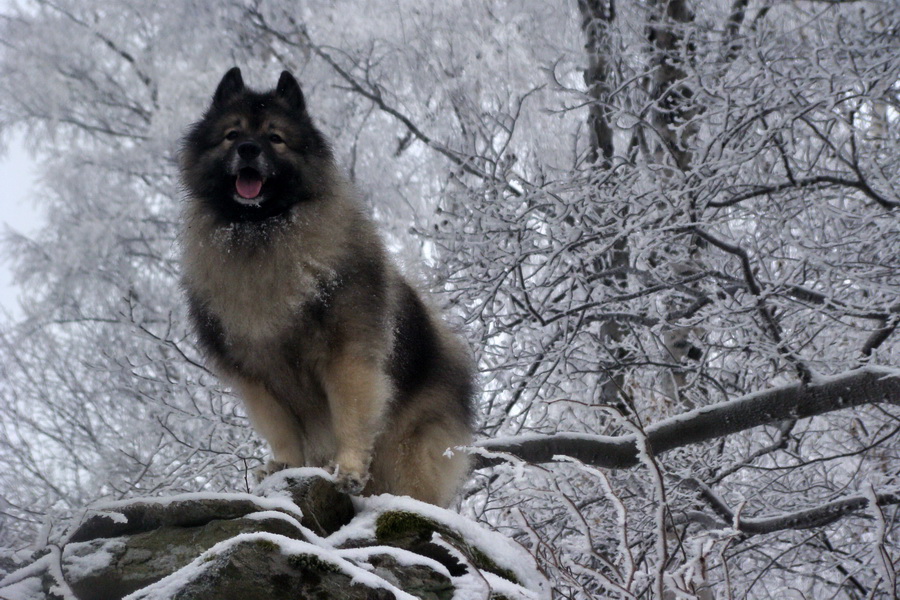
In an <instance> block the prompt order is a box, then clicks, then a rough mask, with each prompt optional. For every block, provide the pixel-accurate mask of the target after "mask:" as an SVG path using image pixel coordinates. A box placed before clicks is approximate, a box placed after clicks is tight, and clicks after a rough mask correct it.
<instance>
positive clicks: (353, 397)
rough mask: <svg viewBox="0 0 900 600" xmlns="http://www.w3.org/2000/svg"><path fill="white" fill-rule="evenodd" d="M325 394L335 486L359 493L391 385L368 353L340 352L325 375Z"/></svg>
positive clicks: (365, 480)
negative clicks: (334, 440) (334, 451)
mask: <svg viewBox="0 0 900 600" xmlns="http://www.w3.org/2000/svg"><path fill="white" fill-rule="evenodd" d="M325 392H326V394H327V395H328V405H329V408H330V409H331V422H332V426H333V427H334V434H335V437H336V438H337V454H336V456H335V460H334V466H335V471H336V473H335V474H336V475H337V482H338V486H339V487H340V488H341V489H342V490H343V491H345V492H347V493H351V494H358V493H359V492H361V491H362V489H363V488H364V487H365V485H366V482H367V481H368V478H369V464H370V463H371V461H372V449H373V447H374V445H375V438H376V437H377V436H378V434H379V433H380V432H381V428H382V424H383V420H384V414H385V410H386V408H387V403H388V398H389V397H390V382H389V379H388V377H387V375H386V374H385V373H384V371H383V369H382V367H381V365H380V364H378V363H377V362H376V361H375V360H373V359H372V358H371V351H369V352H366V351H365V350H362V349H360V351H359V352H355V351H353V350H350V351H345V352H342V353H341V354H340V355H339V356H337V357H335V358H334V359H333V360H332V361H330V364H329V365H328V369H327V372H326V375H325Z"/></svg>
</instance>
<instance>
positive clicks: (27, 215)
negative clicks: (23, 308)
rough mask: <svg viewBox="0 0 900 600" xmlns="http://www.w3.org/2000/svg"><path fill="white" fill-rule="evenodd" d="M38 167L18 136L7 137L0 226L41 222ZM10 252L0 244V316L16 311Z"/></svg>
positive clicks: (0, 168)
mask: <svg viewBox="0 0 900 600" xmlns="http://www.w3.org/2000/svg"><path fill="white" fill-rule="evenodd" d="M36 177H37V169H36V165H35V163H34V160H33V159H32V157H31V156H29V154H28V152H27V151H26V150H25V148H24V146H23V144H22V139H21V138H20V137H18V136H15V137H13V138H12V139H10V140H9V145H8V147H7V149H6V152H4V153H3V154H0V181H2V182H3V185H2V186H0V227H2V229H3V231H6V230H7V229H8V228H10V229H13V230H15V231H18V232H20V233H24V234H29V233H33V232H35V231H36V230H37V229H38V227H39V226H40V223H41V217H40V213H39V211H38V210H37V209H36V207H35V203H34V199H33V198H32V197H31V191H32V189H33V188H34V186H35V179H36ZM9 258H10V257H9V256H8V255H7V254H6V249H5V248H3V247H0V319H5V318H7V317H8V316H15V315H16V314H19V311H20V309H19V303H18V300H17V296H18V289H17V287H16V286H15V285H14V284H13V282H12V275H11V273H10V270H9Z"/></svg>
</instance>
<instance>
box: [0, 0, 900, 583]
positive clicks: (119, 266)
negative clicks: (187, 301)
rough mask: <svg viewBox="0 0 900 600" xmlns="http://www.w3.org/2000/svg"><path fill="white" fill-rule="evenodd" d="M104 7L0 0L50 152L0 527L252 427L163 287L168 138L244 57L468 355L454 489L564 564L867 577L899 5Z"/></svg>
mask: <svg viewBox="0 0 900 600" xmlns="http://www.w3.org/2000/svg"><path fill="white" fill-rule="evenodd" d="M118 4H119V6H118V7H117V10H112V9H107V8H106V7H103V8H100V7H98V6H91V5H90V4H88V3H74V2H72V3H68V2H63V1H62V0H54V1H46V0H43V1H35V2H33V3H32V4H30V8H29V10H28V11H23V12H20V13H17V14H16V15H15V16H7V17H5V18H4V34H3V39H4V50H3V56H2V59H0V65H2V66H0V69H2V81H3V83H2V84H0V85H2V87H0V115H2V120H0V126H2V128H0V131H7V130H9V129H10V128H13V129H15V128H18V129H25V130H27V131H29V132H30V136H29V137H30V138H31V139H33V140H34V143H35V144H36V146H37V148H38V149H39V151H43V152H44V153H45V154H46V156H48V157H52V158H50V159H48V160H47V168H46V172H47V173H52V174H54V175H52V176H50V177H48V179H47V183H46V188H45V191H44V192H43V196H44V197H45V205H46V206H47V207H48V208H47V210H48V215H50V217H51V218H50V221H49V223H48V227H47V228H46V230H45V231H44V233H43V234H42V236H43V237H42V238H41V239H37V240H24V239H21V238H18V237H16V236H11V237H10V238H9V239H8V243H7V248H8V249H10V251H11V252H13V253H14V254H15V256H16V257H17V262H18V266H19V269H20V272H21V274H22V275H23V281H24V284H25V285H26V289H27V290H29V292H30V293H31V295H32V296H31V297H32V298H33V303H32V304H31V306H30V308H31V310H30V312H29V318H28V319H27V320H26V321H25V322H23V323H19V324H16V325H15V326H10V327H8V328H7V330H6V331H5V332H4V337H3V339H4V342H5V345H4V350H3V352H4V356H5V357H6V358H7V360H4V361H3V364H4V365H5V367H4V368H5V369H6V372H5V373H4V375H5V377H4V380H5V382H6V383H5V387H4V399H5V400H7V401H5V402H4V403H3V406H4V408H3V411H4V413H3V417H2V423H3V426H4V428H5V429H4V436H3V439H2V441H3V446H2V449H0V452H2V456H3V458H4V460H6V461H7V462H9V464H11V465H14V469H10V471H12V473H9V474H4V475H3V477H7V478H8V479H7V480H5V481H4V483H3V489H4V490H5V492H4V498H5V503H6V504H7V505H8V506H7V508H5V509H4V511H3V512H4V515H6V516H4V517H3V519H4V521H6V522H7V523H10V527H8V528H6V527H4V531H6V532H8V533H5V534H4V535H5V537H4V539H3V541H4V543H5V545H8V546H16V545H21V544H22V543H23V540H24V539H25V537H26V535H29V534H30V533H31V531H32V530H33V528H34V526H35V525H36V521H37V520H39V518H40V515H42V514H44V513H46V512H47V511H49V510H50V509H51V507H53V506H54V505H55V509H56V510H62V511H63V512H64V511H65V510H74V509H75V508H76V507H78V506H79V505H81V504H83V503H84V502H86V501H88V500H93V499H96V498H97V497H99V496H102V495H128V494H133V493H134V492H136V491H138V490H139V491H140V492H141V493H148V492H150V493H152V492H154V491H157V490H167V491H171V490H181V489H201V488H206V489H216V490H220V489H228V488H229V487H234V486H236V485H246V484H245V483H244V480H245V474H246V471H247V469H248V468H251V467H252V466H253V465H254V464H256V462H255V461H257V460H258V459H259V458H260V457H261V456H262V455H261V452H260V449H259V447H258V445H257V442H256V440H255V438H253V437H252V436H251V435H250V434H249V433H248V432H247V430H246V428H245V427H243V424H244V419H243V416H242V414H241V412H240V409H239V407H237V406H236V404H235V402H234V401H233V399H232V398H231V397H230V395H228V393H227V392H225V391H224V390H221V389H219V388H217V387H216V384H215V382H214V380H213V378H212V377H211V376H209V375H208V374H207V373H206V372H205V370H204V368H203V367H202V365H201V363H200V360H199V359H198V356H197V353H196V351H195V349H194V347H193V344H192V342H191V340H190V336H189V335H188V334H187V332H186V331H185V328H184V319H183V314H182V309H181V307H180V304H179V303H178V302H177V301H176V300H175V299H174V294H173V290H175V289H176V287H177V265H176V264H175V262H174V258H173V257H174V252H173V244H174V238H175V231H176V230H177V226H176V222H177V184H176V182H175V171H174V157H175V152H176V142H175V140H177V138H178V135H179V134H178V132H179V131H180V130H182V129H183V127H184V126H185V125H186V124H187V123H189V122H190V121H191V120H192V119H194V118H196V115H197V114H198V113H199V111H200V110H201V109H202V106H203V105H204V103H205V102H206V100H207V97H208V95H209V93H210V92H211V89H212V87H213V86H214V83H215V81H216V79H217V78H218V77H220V76H221V73H222V72H224V70H225V69H226V68H227V67H229V66H231V64H232V63H234V62H237V63H239V64H241V65H242V66H245V67H247V68H245V72H249V73H251V74H254V75H256V79H254V77H253V76H252V75H251V81H252V82H253V83H254V84H256V85H258V86H259V87H264V86H269V85H271V83H272V81H270V79H272V78H274V77H275V76H276V74H277V72H278V70H280V69H281V68H289V69H291V70H293V71H294V72H295V73H297V74H298V75H299V76H300V78H301V81H302V82H303V84H304V90H305V92H306V93H307V95H308V96H309V97H310V101H309V104H310V106H311V107H312V108H311V109H312V112H313V114H314V117H317V120H318V122H319V123H320V124H321V125H322V126H323V128H324V129H325V130H326V132H327V133H328V134H329V135H330V137H331V138H332V139H333V141H334V146H335V148H336V149H337V150H338V153H339V156H340V157H341V159H342V161H343V163H344V164H345V165H346V167H347V171H348V173H349V175H350V177H351V178H353V179H354V180H355V181H356V182H357V184H358V187H359V188H360V190H361V192H362V193H363V195H364V197H365V199H366V200H367V202H368V203H369V205H370V206H371V207H372V210H373V212H374V213H375V215H376V216H377V217H378V218H379V219H380V220H381V222H382V223H383V224H384V226H385V231H386V234H387V235H388V236H389V237H390V240H391V242H392V245H394V246H396V247H398V248H400V249H401V250H400V252H401V254H403V255H406V256H425V257H426V258H427V259H428V262H429V263H431V265H430V266H432V267H433V271H434V272H436V273H437V276H436V277H435V280H434V281H433V282H432V283H433V287H434V288H436V289H440V290H442V293H441V298H442V299H443V300H444V302H445V303H446V304H447V305H449V306H450V307H451V308H452V311H453V313H454V314H455V315H456V318H458V319H459V320H461V321H462V322H464V323H465V326H466V329H467V331H468V332H469V334H470V338H471V339H472V341H473V346H475V348H476V352H477V354H478V359H479V364H480V366H481V370H482V373H483V382H484V392H483V398H482V400H483V420H482V437H483V439H484V440H485V441H483V442H481V443H480V446H481V452H483V453H485V455H486V458H485V460H484V462H483V466H484V468H481V469H479V470H478V472H477V473H476V476H475V477H474V478H473V481H472V483H471V485H470V486H469V487H468V489H467V490H466V497H465V499H464V501H463V503H462V505H461V508H462V510H464V511H466V512H468V513H469V514H471V515H473V516H476V517H478V518H480V519H482V520H484V521H486V522H488V523H490V524H491V525H492V526H494V527H496V528H498V529H500V530H501V531H504V532H506V533H509V534H510V535H513V536H515V537H516V538H517V539H519V541H520V542H521V543H523V544H525V545H526V546H528V547H529V548H530V549H531V550H532V552H533V553H534V554H535V555H536V556H537V557H538V559H539V561H540V563H541V565H542V567H543V568H544V569H545V570H546V572H547V574H548V575H549V576H550V578H551V580H552V581H554V582H555V583H556V590H555V593H556V594H557V596H558V597H560V598H576V597H591V596H596V595H602V596H609V597H622V598H637V597H644V598H649V597H658V598H669V597H675V596H676V595H681V596H684V597H696V598H711V597H715V598H730V597H753V598H757V597H778V598H782V597H785V594H786V590H794V593H795V595H796V596H797V597H800V596H804V595H805V596H812V595H821V594H827V595H828V596H829V597H843V598H863V597H893V595H895V594H896V589H895V587H894V585H895V579H896V572H895V571H896V570H895V568H894V566H893V563H892V556H894V555H896V552H897V548H896V544H897V531H896V528H895V527H894V525H893V523H894V516H895V514H896V503H897V493H896V485H897V484H896V481H895V480H896V477H897V475H898V472H897V467H896V466H895V465H894V462H895V461H892V460H891V459H892V458H894V455H895V453H896V448H897V440H896V438H897V436H896V434H897V431H898V427H897V424H896V423H897V411H896V409H895V408H894V407H893V406H892V405H891V404H892V403H894V402H896V401H897V399H898V397H900V395H898V386H900V383H898V374H897V371H896V370H895V369H893V368H892V365H893V366H896V365H897V364H898V352H900V344H898V341H897V335H896V328H897V324H898V319H900V303H898V301H897V298H898V297H900V294H898V292H900V278H898V276H897V273H898V272H900V271H898V268H900V264H898V256H897V252H896V250H895V249H896V248H897V247H900V227H898V226H897V209H898V207H900V196H898V193H897V189H900V185H898V184H900V181H898V178H900V168H898V164H897V163H898V156H900V152H898V141H900V139H898V135H900V134H898V131H900V129H898V127H897V124H898V119H900V112H898V111H900V97H898V94H900V85H898V75H900V34H898V32H900V8H898V7H897V6H895V3H894V2H889V1H885V2H878V1H872V2H862V1H860V2H824V1H813V2H798V3H789V4H775V3H770V2H748V1H746V0H734V1H733V2H731V3H730V4H729V3H724V2H700V1H699V0H698V1H697V2H685V1H682V0H658V1H650V0H648V1H647V2H640V3H614V2H612V1H611V0H580V1H579V2H571V3H567V4H564V5H555V4H546V3H542V2H525V3H514V4H511V5H506V4H503V3H477V2H475V3H473V2H464V1H460V2H452V3H443V4H439V5H435V6H421V5H419V4H415V3H409V4H407V3H397V2H394V3H387V2H384V3H382V2H369V3H367V4H366V6H365V8H364V9H359V10H349V9H348V8H347V7H343V6H342V7H338V8H335V7H331V6H326V5H324V4H322V5H319V4H316V5H314V6H310V5H304V6H301V7H297V6H296V5H294V4H293V3H281V2H276V1H272V2H260V1H251V0H248V1H246V2H240V1H236V2H232V3H229V4H227V5H225V6H219V7H216V8H215V9H211V8H209V9H208V8H202V7H200V6H199V5H198V6H191V5H187V6H185V5H181V4H178V3H172V4H171V6H170V5H167V4H166V3H164V4H163V5H160V4H159V3H154V4H153V5H152V6H151V5H150V3H145V2H142V1H140V0H132V1H131V2H126V1H125V0H121V1H120V2H119V3H118ZM563 8H564V10H563ZM222 31H226V32H227V35H222ZM34 39H41V40H43V41H44V43H42V44H41V45H40V46H38V47H36V46H35V45H34V44H33V40H34ZM200 57H202V58H200ZM214 57H215V58H214ZM198 58H199V60H198ZM38 74H40V75H38ZM36 80H37V81H43V82H47V84H46V85H36V84H35V81H36ZM61 140H64V142H63V141H61ZM410 213H412V215H413V223H414V225H413V227H412V228H411V229H412V232H413V233H414V234H415V236H414V237H412V239H411V238H410V236H409V235H408V232H407V230H408V229H409V214H410ZM26 275H27V277H26ZM845 384H847V385H852V386H854V387H853V391H852V393H851V394H845V393H844V391H843V389H844V386H845ZM748 406H755V407H757V408H758V410H756V412H751V413H746V412H744V413H740V416H739V417H736V420H734V421H731V420H728V419H726V418H724V417H723V418H721V419H720V420H716V419H714V418H710V415H733V414H738V413H735V412H733V411H741V410H743V409H746V408H747V407H748ZM786 406H793V407H796V412H794V411H792V410H784V409H785V407H786ZM760 407H761V408H760ZM112 415H116V418H117V419H118V421H117V422H116V421H111V419H112V418H113V417H112ZM119 417H124V418H119ZM132 425H133V426H134V427H132ZM136 429H137V430H140V431H141V432H142V433H143V435H140V436H138V435H135V434H134V431H135V430H136ZM685 432H690V433H685ZM524 434H528V435H527V436H526V437H522V436H523V435H524ZM511 436H512V437H511ZM682 436H684V437H682ZM614 448H618V450H613V449H614ZM489 451H490V452H489ZM616 451H619V452H622V453H623V456H626V457H627V460H625V459H622V460H623V461H624V462H622V461H619V460H618V459H616V460H612V459H611V458H610V457H615V456H616V455H615V454H614V453H615V452H616ZM663 451H665V453H663ZM498 453H503V455H502V456H503V461H502V462H499V463H498ZM489 465H492V466H489ZM610 469H612V470H610ZM13 477H15V479H13ZM42 498H46V500H42ZM29 510H30V511H33V514H32V513H30V512H29ZM16 520H25V521H29V522H30V524H25V525H20V526H15V525H13V523H14V522H15V521H16Z"/></svg>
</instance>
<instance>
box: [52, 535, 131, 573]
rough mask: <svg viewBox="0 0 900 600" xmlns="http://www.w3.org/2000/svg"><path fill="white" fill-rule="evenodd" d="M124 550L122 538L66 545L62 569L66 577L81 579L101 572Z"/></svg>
mask: <svg viewBox="0 0 900 600" xmlns="http://www.w3.org/2000/svg"><path fill="white" fill-rule="evenodd" d="M124 548H125V540H124V539H123V538H108V539H99V540H91V541H90V542H78V543H74V544H66V546H65V549H64V551H63V567H64V570H65V573H66V576H67V577H73V578H75V579H83V578H85V577H87V576H89V575H91V574H93V573H96V572H97V571H102V570H103V569H105V568H106V567H108V566H109V564H110V563H111V562H112V560H113V559H114V558H115V555H116V554H117V553H118V552H119V551H120V550H122V549H124Z"/></svg>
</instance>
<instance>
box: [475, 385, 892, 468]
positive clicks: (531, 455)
mask: <svg viewBox="0 0 900 600" xmlns="http://www.w3.org/2000/svg"><path fill="white" fill-rule="evenodd" d="M882 402H900V371H898V370H896V369H888V368H883V367H865V368H862V369H858V370H855V371H850V372H847V373H843V374H841V375H838V376H835V377H829V378H827V379H821V380H814V381H812V382H811V383H809V384H808V385H803V384H794V385H790V386H785V387H779V388H775V389H772V390H766V391H762V392H757V393H754V394H749V395H747V396H743V397H741V398H736V399H734V400H731V401H728V402H722V403H720V404H714V405H712V406H707V407H703V408H699V409H696V410H693V411H690V412H687V413H685V414H682V415H679V416H676V417H672V418H671V419H666V420H664V421H660V422H658V423H655V424H653V425H650V426H648V427H647V428H646V429H645V431H646V436H647V445H648V448H649V449H650V450H651V451H652V452H653V453H654V454H660V453H662V452H666V451H668V450H673V449H675V448H681V447H683V446H688V445H691V444H698V443H701V442H706V441H709V440H713V439H717V438H721V437H724V436H727V435H731V434H734V433H738V432H740V431H745V430H747V429H752V428H753V427H759V426H761V425H770V424H773V423H778V422H780V421H785V420H792V419H804V418H808V417H813V416H816V415H821V414H825V413H828V412H832V411H835V410H841V409H845V408H852V407H856V406H862V405H866V404H877V403H882ZM476 447H477V448H478V449H480V450H482V451H484V452H485V453H486V454H494V453H498V454H510V455H512V456H514V457H516V458H519V459H521V460H524V461H527V462H531V463H546V462H552V461H554V460H555V457H556V456H561V455H562V456H570V457H572V458H576V459H578V460H579V461H581V462H583V463H586V464H590V465H594V466H598V467H605V468H610V469H625V468H629V467H633V466H635V465H637V464H638V463H639V462H640V461H639V452H638V444H637V441H636V438H635V437H634V436H633V435H622V436H616V437H613V436H597V435H589V434H575V433H557V434H555V435H525V436H518V437H512V438H502V439H495V440H485V441H482V442H479V443H478V444H477V446H476ZM498 462H500V457H497V456H488V457H485V456H482V457H479V458H478V459H477V466H478V468H484V467H489V466H492V465H495V464H497V463H498Z"/></svg>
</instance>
